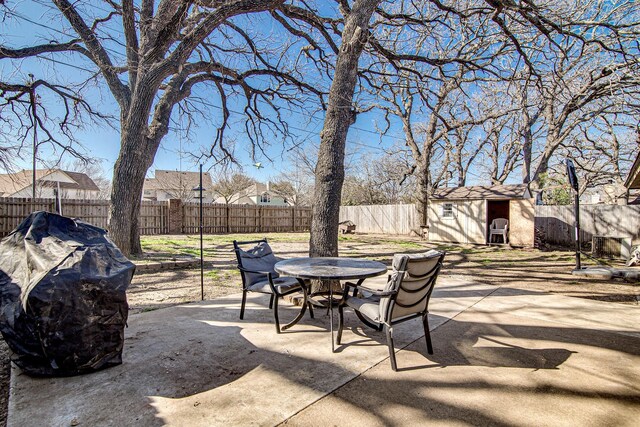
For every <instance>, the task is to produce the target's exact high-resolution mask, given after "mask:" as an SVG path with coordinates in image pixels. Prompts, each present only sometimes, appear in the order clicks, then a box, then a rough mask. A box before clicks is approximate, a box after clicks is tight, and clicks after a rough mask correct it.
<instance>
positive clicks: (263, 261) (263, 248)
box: [238, 242, 282, 290]
mask: <svg viewBox="0 0 640 427" xmlns="http://www.w3.org/2000/svg"><path fill="white" fill-rule="evenodd" d="M238 254H239V255H240V262H241V264H242V265H241V267H242V268H244V269H246V270H251V271H260V272H263V273H249V272H244V273H243V274H244V275H245V280H246V282H245V286H246V287H247V289H250V290H253V289H251V288H252V286H253V285H255V284H256V283H258V282H262V281H266V280H267V275H266V273H267V272H270V273H271V277H272V278H274V279H276V278H278V277H280V275H279V274H278V273H276V271H275V270H274V268H273V267H274V266H275V265H276V263H277V262H278V261H281V260H282V258H278V257H277V256H275V255H274V254H273V251H272V250H271V246H269V244H268V243H267V242H260V243H258V244H257V245H256V246H255V247H253V248H251V249H249V250H246V251H245V250H242V249H239V248H238Z"/></svg>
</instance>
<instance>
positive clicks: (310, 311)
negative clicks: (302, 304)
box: [307, 301, 315, 319]
mask: <svg viewBox="0 0 640 427" xmlns="http://www.w3.org/2000/svg"><path fill="white" fill-rule="evenodd" d="M307 306H308V307H309V317H311V318H312V319H315V316H314V314H313V304H312V303H311V301H307Z"/></svg>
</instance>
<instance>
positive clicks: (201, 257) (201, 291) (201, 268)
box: [200, 164, 204, 301]
mask: <svg viewBox="0 0 640 427" xmlns="http://www.w3.org/2000/svg"><path fill="white" fill-rule="evenodd" d="M202 190H203V188H202V164H200V300H201V301H204V258H203V254H202Z"/></svg>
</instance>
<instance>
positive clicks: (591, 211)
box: [535, 205, 640, 245]
mask: <svg viewBox="0 0 640 427" xmlns="http://www.w3.org/2000/svg"><path fill="white" fill-rule="evenodd" d="M574 219H575V213H574V209H573V206H536V207H535V227H536V232H537V233H539V235H540V237H541V239H542V240H543V241H544V242H547V243H552V244H558V245H571V244H573V242H574ZM580 229H581V232H580V238H581V240H582V241H583V242H585V243H586V242H591V239H592V237H593V236H594V235H595V236H609V237H631V240H632V242H633V244H638V243H640V206H636V205H628V206H620V205H583V206H581V207H580Z"/></svg>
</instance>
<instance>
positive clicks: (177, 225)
mask: <svg viewBox="0 0 640 427" xmlns="http://www.w3.org/2000/svg"><path fill="white" fill-rule="evenodd" d="M167 203H168V204H169V234H182V224H183V210H182V200H181V199H169V201H168V202H167Z"/></svg>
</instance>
